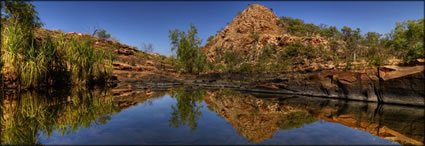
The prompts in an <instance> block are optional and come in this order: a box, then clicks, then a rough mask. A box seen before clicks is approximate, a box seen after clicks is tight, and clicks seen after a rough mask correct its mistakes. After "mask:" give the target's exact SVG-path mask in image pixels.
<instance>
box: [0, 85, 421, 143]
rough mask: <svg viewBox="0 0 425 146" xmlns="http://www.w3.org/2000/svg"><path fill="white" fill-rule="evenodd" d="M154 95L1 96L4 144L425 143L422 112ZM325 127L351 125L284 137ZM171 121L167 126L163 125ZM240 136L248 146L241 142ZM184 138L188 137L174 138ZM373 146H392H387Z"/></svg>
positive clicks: (237, 95) (251, 97) (307, 101)
mask: <svg viewBox="0 0 425 146" xmlns="http://www.w3.org/2000/svg"><path fill="white" fill-rule="evenodd" d="M152 90H153V89H152ZM152 90H151V89H147V90H146V89H133V88H128V89H127V88H123V89H118V88H115V89H110V90H106V89H98V90H87V89H79V88H73V89H71V90H54V91H46V92H42V93H40V92H23V93H22V94H16V93H14V94H9V96H5V97H4V99H2V102H1V103H2V104H1V106H0V108H1V110H2V112H1V114H2V116H1V117H2V119H1V126H0V128H1V135H0V138H1V144H40V143H45V142H46V138H49V137H51V136H52V135H58V134H59V135H61V136H62V138H60V139H56V140H59V141H60V140H64V139H66V138H68V137H69V136H70V135H79V134H81V132H80V131H81V129H86V130H85V131H90V130H94V131H103V132H108V131H113V132H112V135H111V133H109V134H108V135H109V137H107V136H106V135H105V134H106V133H97V135H93V134H90V135H87V133H86V135H85V136H82V137H83V138H81V137H80V139H78V140H81V141H82V142H84V141H85V142H87V141H90V142H93V143H102V142H108V140H109V139H111V137H110V136H112V137H114V138H115V139H120V141H113V142H116V143H125V142H130V143H133V142H134V143H161V142H164V141H168V142H170V143H179V142H181V143H189V142H190V143H204V144H205V143H206V144H211V143H220V142H223V140H227V143H229V144H236V143H240V144H243V143H247V142H249V143H272V142H274V143H276V144H290V143H288V141H293V142H294V143H292V144H297V143H298V144H299V143H303V142H305V141H306V140H307V138H306V137H304V136H306V135H311V134H310V132H319V133H323V138H322V139H321V137H318V138H317V139H311V138H308V140H310V143H311V144H314V143H316V144H318V143H324V142H323V139H324V141H328V142H327V144H329V143H332V142H334V143H337V142H338V140H340V141H342V139H329V138H325V137H326V136H328V137H333V136H334V135H332V133H329V132H327V131H335V130H336V131H347V129H358V130H362V131H364V132H367V133H370V134H373V135H376V136H378V137H381V138H383V139H388V140H392V141H396V142H398V143H401V144H417V145H421V144H423V142H424V125H423V123H424V109H423V108H417V107H405V106H396V105H377V104H374V103H366V102H349V101H342V100H331V99H324V98H311V97H302V96H283V95H265V94H252V93H251V94H247V93H241V92H238V91H233V90H229V89H221V90H188V89H187V88H174V89H170V90H168V91H165V92H154V91H152ZM167 95H169V96H167ZM156 99H159V100H156ZM141 103H143V104H141ZM148 107H149V108H148ZM127 109H128V110H127ZM211 113H213V114H211ZM116 115H118V116H116ZM163 115H165V116H163ZM167 115H168V116H167ZM122 119H123V120H122ZM152 121H154V122H152ZM111 122H112V123H111ZM322 122H327V123H337V124H339V125H343V127H345V128H342V129H341V128H333V129H323V128H318V129H317V128H316V129H313V130H315V131H310V132H300V133H297V134H295V135H296V137H297V138H298V139H288V138H285V137H290V135H291V132H292V133H293V132H294V131H302V129H306V127H314V126H316V127H317V123H322ZM163 123H164V124H163ZM165 124H166V125H168V127H162V125H165ZM93 125H103V126H100V129H104V130H99V129H97V130H95V129H96V128H93ZM210 125H211V126H210ZM227 125H229V126H230V127H229V126H227ZM102 127H104V128H102ZM348 127H350V128H348ZM105 128H106V129H109V130H106V129H105ZM185 128H188V129H190V130H186V131H188V132H189V131H190V133H186V132H185V130H184V129H185ZM328 128H329V127H328ZM330 128H332V127H330ZM229 129H230V131H229ZM300 129H301V130H300ZM310 130H312V129H311V128H310ZM135 131H138V132H135ZM232 131H235V134H233V132H232ZM348 131H349V130H348ZM350 132H352V131H350ZM83 133H84V132H83ZM124 133H129V134H130V133H131V134H130V135H134V139H132V138H131V137H128V136H122V134H124ZM282 133H284V134H283V135H282ZM285 134H286V135H285ZM83 135H84V134H83ZM237 135H239V136H240V137H243V138H244V139H245V141H247V142H244V141H240V139H239V140H238V136H237ZM362 135H363V136H361V137H351V136H354V135H352V134H351V133H346V134H344V135H340V136H342V137H343V138H347V139H353V138H354V139H356V138H362V139H363V140H365V141H366V140H367V141H368V142H372V143H373V141H371V140H370V139H365V137H368V136H367V135H364V134H362ZM179 136H180V137H184V138H183V139H180V138H176V137H179ZM235 136H236V137H235ZM53 137H55V136H53ZM273 137H277V138H275V139H274V138H273ZM369 137H370V136H369ZM40 139H44V141H43V140H40ZM362 139H357V140H354V141H349V140H346V141H345V144H348V143H350V142H356V141H360V142H361V141H362ZM371 139H374V138H371ZM74 140H75V139H74ZM320 140H322V142H321V141H320ZM53 141H54V140H53ZM47 142H49V141H47ZM50 142H51V141H50ZM343 143H344V142H343ZM375 143H376V144H383V143H384V144H389V143H385V142H384V141H376V142H375ZM324 144H326V142H325V143H324ZM360 144H362V143H360Z"/></svg>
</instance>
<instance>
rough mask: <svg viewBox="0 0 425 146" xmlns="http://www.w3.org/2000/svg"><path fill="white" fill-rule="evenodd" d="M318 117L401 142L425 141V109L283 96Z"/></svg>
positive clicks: (287, 102)
mask: <svg viewBox="0 0 425 146" xmlns="http://www.w3.org/2000/svg"><path fill="white" fill-rule="evenodd" d="M281 103H282V104H285V105H291V106H294V107H303V109H305V110H308V111H309V112H310V113H313V114H314V116H315V117H318V118H320V119H323V120H326V121H328V122H333V123H339V124H342V125H345V126H348V127H351V128H354V129H359V130H363V131H366V132H368V133H371V134H373V135H376V136H379V137H381V138H385V139H390V140H393V141H397V142H399V143H401V144H414V145H423V141H424V109H423V108H415V107H405V106H396V105H387V104H386V105H378V104H376V103H365V102H346V101H341V100H329V99H320V98H319V99H318V98H309V97H299V98H291V99H287V100H283V101H282V102H281Z"/></svg>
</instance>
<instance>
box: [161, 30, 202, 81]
mask: <svg viewBox="0 0 425 146" xmlns="http://www.w3.org/2000/svg"><path fill="white" fill-rule="evenodd" d="M197 33H198V30H197V29H196V27H195V25H193V24H191V25H190V29H189V30H188V31H187V33H186V32H184V31H179V30H178V29H175V30H170V31H169V36H168V37H169V38H170V40H171V45H172V48H171V51H176V54H177V60H178V61H179V64H180V65H179V67H182V68H183V69H184V71H186V72H189V73H200V72H203V71H206V70H207V69H208V61H207V57H206V55H205V53H204V52H203V51H202V50H201V47H200V45H201V43H202V40H200V39H199V38H198V37H197V36H196V34H197Z"/></svg>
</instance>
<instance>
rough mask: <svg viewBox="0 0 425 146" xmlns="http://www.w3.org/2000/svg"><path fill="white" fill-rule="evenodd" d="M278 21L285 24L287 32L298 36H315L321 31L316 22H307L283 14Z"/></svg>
mask: <svg viewBox="0 0 425 146" xmlns="http://www.w3.org/2000/svg"><path fill="white" fill-rule="evenodd" d="M278 23H279V24H283V27H284V28H285V29H286V31H287V32H289V33H291V34H293V35H297V36H314V35H315V34H318V33H319V32H320V28H319V27H318V26H316V25H314V24H305V23H304V21H303V20H301V19H293V18H291V17H285V16H283V17H281V18H280V20H278Z"/></svg>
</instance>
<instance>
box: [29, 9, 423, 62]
mask: <svg viewBox="0 0 425 146" xmlns="http://www.w3.org/2000/svg"><path fill="white" fill-rule="evenodd" d="M254 3H257V4H261V5H264V6H266V7H267V8H273V11H274V13H275V14H276V15H277V16H279V17H280V16H289V17H293V18H300V19H302V20H304V21H305V22H306V23H314V24H317V25H319V24H327V25H328V26H331V25H332V26H336V27H337V28H338V29H341V28H342V27H343V26H349V27H352V28H357V27H359V28H360V29H361V31H362V33H365V32H369V31H374V32H379V33H387V32H390V30H391V29H393V28H394V27H395V23H396V22H401V21H405V20H409V19H420V18H424V1H407V2H401V1H398V2H396V1H387V2H383V1H376V2H373V1H361V2H350V1H340V2H312V1H301V2H295V1H269V2H256V1H248V2H243V1H232V2H225V1H216V2H214V1H206V2H201V1H200V2H187V1H186V2H183V1H182V2H179V1H175V2H165V1H161V2H143V1H138V2H129V1H127V2H119V1H104V2H102V1H91V2H83V1H68V2H64V1H50V2H49V1H36V2H33V4H34V5H35V6H36V10H37V11H38V12H39V17H40V18H41V20H42V21H43V22H44V24H45V26H44V28H47V29H61V30H63V31H65V32H82V33H84V32H89V31H92V29H93V27H94V26H99V27H101V28H104V29H106V30H107V32H109V33H110V34H111V35H112V36H115V37H116V38H118V39H119V40H120V41H121V42H122V43H125V44H128V45H131V46H137V47H139V48H141V44H142V43H152V44H153V46H154V52H157V53H160V54H163V55H171V51H170V41H169V38H168V30H171V29H175V28H178V29H180V30H187V29H188V28H189V25H190V24H191V23H193V24H195V26H196V27H197V28H198V32H199V33H198V36H199V37H200V38H201V39H203V44H204V43H205V42H206V39H207V38H208V36H210V35H214V34H215V33H216V31H217V30H220V29H221V28H224V27H225V26H226V23H227V22H231V21H232V19H233V18H234V17H235V16H236V15H237V12H238V11H242V10H244V9H245V8H246V7H247V6H248V4H254Z"/></svg>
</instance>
